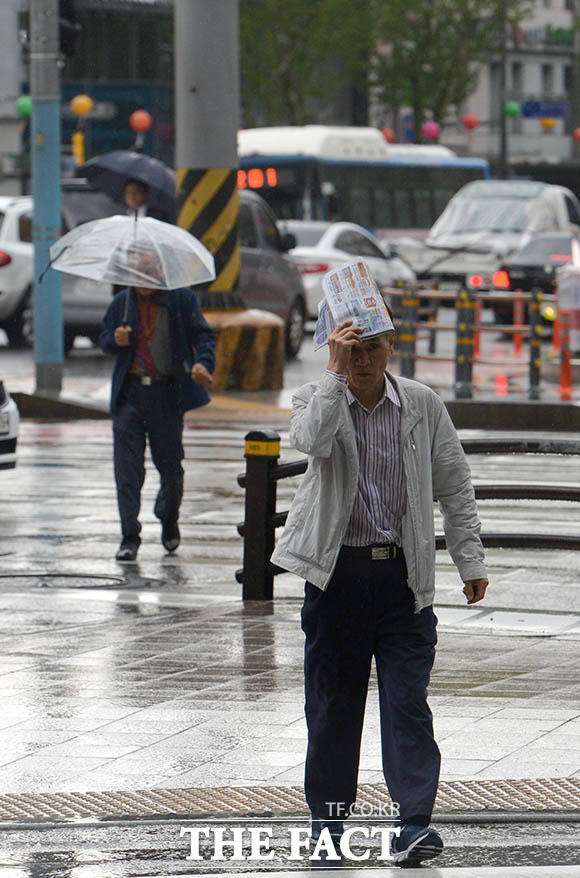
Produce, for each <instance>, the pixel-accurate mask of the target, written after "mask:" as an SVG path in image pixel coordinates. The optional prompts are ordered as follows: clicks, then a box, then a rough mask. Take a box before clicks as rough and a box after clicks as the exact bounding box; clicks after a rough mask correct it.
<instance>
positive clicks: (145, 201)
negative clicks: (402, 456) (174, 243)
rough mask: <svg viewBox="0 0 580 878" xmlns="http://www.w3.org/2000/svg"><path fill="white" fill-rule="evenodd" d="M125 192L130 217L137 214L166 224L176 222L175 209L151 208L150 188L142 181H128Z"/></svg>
mask: <svg viewBox="0 0 580 878" xmlns="http://www.w3.org/2000/svg"><path fill="white" fill-rule="evenodd" d="M123 192H124V197H125V204H126V205H127V213H128V214H129V215H135V213H136V214H137V215H138V216H151V217H153V218H154V219H158V220H161V221H162V222H166V223H174V222H175V220H176V214H175V209H172V210H167V209H165V210H163V209H162V208H160V207H157V208H156V207H151V206H150V204H149V186H148V185H147V184H146V183H143V182H141V180H134V179H131V180H127V182H126V184H125V188H124V190H123Z"/></svg>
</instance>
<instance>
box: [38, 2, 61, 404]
mask: <svg viewBox="0 0 580 878" xmlns="http://www.w3.org/2000/svg"><path fill="white" fill-rule="evenodd" d="M59 62H60V52H59V27H58V0H30V94H31V97H32V128H31V154H32V197H33V199H34V222H33V227H32V237H33V241H34V360H35V363H36V391H37V392H48V393H54V394H59V393H60V391H61V388H62V364H63V357H64V345H63V323H62V285H61V276H60V273H59V272H58V271H48V272H46V274H45V276H44V279H43V281H42V284H41V283H39V280H38V279H39V277H40V275H41V274H42V272H43V271H44V269H45V268H46V266H47V265H48V263H49V261H50V252H49V250H50V246H51V244H53V243H54V242H55V241H56V240H57V238H59V237H60V223H61V212H60V141H61V129H60V74H59Z"/></svg>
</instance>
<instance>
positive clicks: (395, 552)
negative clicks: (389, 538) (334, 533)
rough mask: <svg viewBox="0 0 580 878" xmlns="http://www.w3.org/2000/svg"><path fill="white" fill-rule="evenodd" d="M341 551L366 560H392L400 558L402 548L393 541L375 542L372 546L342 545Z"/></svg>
mask: <svg viewBox="0 0 580 878" xmlns="http://www.w3.org/2000/svg"><path fill="white" fill-rule="evenodd" d="M341 551H342V552H344V553H346V554H348V555H350V556H353V557H358V558H366V559H367V560H368V561H392V560H393V558H400V557H401V555H402V554H403V550H402V548H401V547H400V546H396V545H395V543H380V544H379V543H377V544H375V545H374V546H342V549H341Z"/></svg>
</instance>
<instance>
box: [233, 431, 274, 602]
mask: <svg viewBox="0 0 580 878" xmlns="http://www.w3.org/2000/svg"><path fill="white" fill-rule="evenodd" d="M244 456H245V458H246V474H245V477H244V479H243V485H244V487H245V489H246V504H245V515H244V525H243V534H244V566H243V570H242V571H241V576H240V575H239V574H238V575H237V578H238V580H240V579H241V581H242V583H243V591H242V597H243V600H246V601H247V600H254V601H269V600H272V598H273V596H274V572H273V570H272V568H271V565H270V556H271V554H272V552H273V551H274V535H275V527H274V514H275V512H276V480H275V479H274V478H273V471H274V469H275V468H276V466H277V464H278V458H279V457H280V436H279V435H278V433H277V432H276V431H275V430H252V431H251V432H250V433H246V446H245V455H244Z"/></svg>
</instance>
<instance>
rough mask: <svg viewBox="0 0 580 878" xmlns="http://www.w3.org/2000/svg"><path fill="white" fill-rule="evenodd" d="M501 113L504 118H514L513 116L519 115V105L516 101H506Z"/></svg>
mask: <svg viewBox="0 0 580 878" xmlns="http://www.w3.org/2000/svg"><path fill="white" fill-rule="evenodd" d="M503 111H504V114H505V115H506V116H510V118H512V119H513V118H515V116H519V115H520V105H519V104H518V102H517V101H507V102H506V103H505V104H504V105H503Z"/></svg>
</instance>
